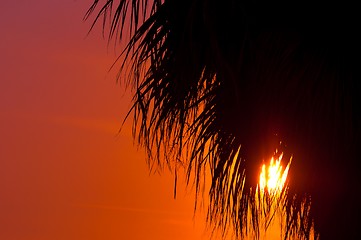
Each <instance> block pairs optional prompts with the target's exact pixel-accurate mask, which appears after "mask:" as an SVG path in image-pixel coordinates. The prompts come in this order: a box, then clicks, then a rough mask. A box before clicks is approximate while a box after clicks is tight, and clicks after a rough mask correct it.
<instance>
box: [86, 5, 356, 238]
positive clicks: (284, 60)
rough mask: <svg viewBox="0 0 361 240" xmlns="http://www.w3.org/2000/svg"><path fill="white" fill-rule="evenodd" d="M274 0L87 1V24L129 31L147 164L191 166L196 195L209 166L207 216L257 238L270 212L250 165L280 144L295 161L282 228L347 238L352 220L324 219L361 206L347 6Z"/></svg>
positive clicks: (113, 32)
mask: <svg viewBox="0 0 361 240" xmlns="http://www.w3.org/2000/svg"><path fill="white" fill-rule="evenodd" d="M98 7H99V9H98ZM282 7H283V8H280V6H276V5H269V6H259V5H257V4H256V3H255V2H252V1H250V2H243V1H236V0H229V1H224V2H220V1H213V0H183V1H176V0H165V1H161V0H152V1H147V0H142V1H140V0H119V1H117V2H116V1H113V0H108V1H101V3H100V1H97V0H96V1H94V3H93V5H92V6H91V7H90V9H89V11H88V12H87V14H86V18H88V17H89V16H90V15H91V14H92V13H93V12H94V11H96V12H98V14H97V15H96V17H95V21H94V24H95V22H97V21H101V20H102V21H103V22H102V23H103V29H107V28H108V29H109V38H116V39H119V40H121V39H122V38H123V34H124V33H125V32H128V33H129V36H130V39H129V41H128V44H127V45H126V48H125V49H124V52H123V54H124V56H125V60H124V62H123V64H122V65H121V67H122V68H125V67H126V66H127V64H130V65H131V71H130V73H131V75H129V78H128V80H127V81H129V82H130V83H131V84H132V86H133V87H134V91H135V94H134V105H133V107H132V108H131V110H130V113H133V114H134V115H133V116H134V125H133V126H134V128H133V129H134V136H135V137H136V138H137V140H138V142H139V143H140V144H141V145H142V146H144V147H145V149H146V150H147V152H148V157H149V160H150V164H151V165H152V164H154V163H155V164H156V165H157V166H160V167H163V166H167V167H169V168H171V169H173V170H175V171H176V169H177V167H178V166H180V165H182V166H184V167H185V168H186V169H187V177H188V179H190V178H191V176H192V175H193V174H194V177H195V185H196V191H197V193H198V192H199V191H200V187H201V184H202V179H203V178H204V174H205V173H204V171H205V170H206V169H207V166H209V168H210V171H211V177H212V184H211V188H210V192H209V195H210V208H209V220H210V221H211V222H212V223H214V225H215V226H218V227H219V228H221V229H222V230H223V231H224V232H226V231H227V228H228V227H229V225H230V224H231V225H233V226H234V228H235V230H236V236H239V237H243V236H245V235H247V234H248V233H249V232H252V231H253V232H254V233H255V236H256V237H259V228H260V225H259V217H260V216H261V215H262V214H267V204H266V205H265V207H264V208H260V206H259V204H257V200H256V198H257V184H258V176H259V168H260V166H261V164H262V160H265V159H267V158H268V157H270V156H272V154H274V151H275V150H276V149H278V151H280V152H283V153H284V155H285V156H286V157H287V158H290V157H291V156H293V159H294V160H293V163H292V167H291V170H290V176H289V183H288V184H289V187H288V188H286V189H285V190H284V192H283V193H282V197H281V198H280V200H279V201H280V204H281V207H282V208H283V209H284V210H285V212H286V222H285V238H288V237H297V238H299V239H309V238H310V235H311V228H312V227H313V225H314V227H315V229H316V235H317V234H318V233H320V234H321V236H322V237H323V236H325V239H329V237H330V236H331V237H335V236H340V235H342V234H345V233H343V231H344V230H347V231H348V232H349V234H348V236H353V234H356V232H355V231H356V230H355V229H353V227H354V226H355V224H354V223H350V224H349V225H347V224H345V223H343V222H340V221H339V220H337V219H333V218H335V217H340V218H346V217H347V216H349V215H347V214H351V213H349V212H348V213H344V212H342V211H352V210H350V209H351V207H348V206H349V205H352V206H353V207H354V210H355V211H354V212H355V213H360V207H359V206H355V204H356V203H357V201H358V200H360V193H358V192H359V190H360V188H359V187H357V192H352V191H353V188H354V187H355V185H354V184H352V183H353V181H357V180H359V176H360V175H358V173H359V172H358V171H357V170H355V169H352V165H354V164H355V163H356V162H357V159H359V157H358V156H357V150H358V147H359V145H360V143H359V140H360V118H359V114H360V110H359V107H358V100H359V90H360V87H359V84H358V83H357V81H356V80H355V77H354V71H355V69H356V63H355V62H354V61H353V59H354V57H356V56H359V55H357V54H358V53H357V51H356V49H355V48H354V46H356V45H357V41H356V34H355V33H354V29H350V30H349V29H346V28H344V26H342V27H340V26H339V23H340V22H342V23H348V21H349V22H352V21H354V19H353V18H352V17H353V16H355V15H353V14H354V13H353V14H350V15H349V18H342V19H340V18H334V17H333V16H334V15H333V14H334V13H335V12H334V11H335V9H336V10H337V11H338V13H339V12H342V11H343V10H344V9H342V8H339V6H336V7H335V6H329V7H330V9H328V11H324V6H323V7H322V8H318V7H317V6H313V8H308V7H307V6H305V7H302V6H297V8H296V7H295V6H291V5H289V6H282ZM284 8H286V9H287V11H285V10H283V9H284ZM326 9H327V8H326ZM346 10H348V9H346ZM319 15H321V16H322V19H326V20H322V19H321V21H319V20H318V16H319ZM278 17H281V18H282V19H281V20H278ZM341 20H342V21H341ZM125 27H128V29H126V28H125ZM127 76H128V75H127ZM340 158H343V159H342V161H341V160H340ZM334 176H336V177H334ZM350 194H351V195H352V196H351V197H348V195H350ZM265 201H266V202H270V199H266V200H265ZM325 201H329V204H326V203H325ZM311 203H312V204H311ZM341 203H342V204H343V205H342V208H341V210H337V209H334V207H335V206H338V204H341ZM344 204H346V205H344ZM268 205H269V204H268ZM330 211H333V212H332V213H329V212H330ZM249 213H250V215H249ZM249 216H250V217H249ZM350 216H355V214H352V215H350ZM336 223H337V224H338V225H337V226H336ZM333 227H334V229H330V228H333ZM329 231H331V233H329Z"/></svg>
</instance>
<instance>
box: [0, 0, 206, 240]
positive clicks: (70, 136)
mask: <svg viewBox="0 0 361 240" xmlns="http://www.w3.org/2000/svg"><path fill="white" fill-rule="evenodd" d="M91 3H92V0H86V1H76V0H53V1H49V0H37V1H28V0H17V1H14V0H2V1H0V29H1V38H0V53H1V56H0V73H1V80H0V239H4V240H5V239H6V240H25V239H26V240H35V239H36V240H45V239H46V240H48V239H52V240H58V239H59V240H82V239H84V240H95V239H99V240H100V239H101V240H113V239H114V240H115V239H116V240H120V239H125V240H128V239H129V240H170V239H172V240H181V239H182V240H184V239H187V240H193V239H194V240H196V239H197V240H202V239H209V232H208V233H205V232H204V226H205V222H204V215H200V214H198V215H196V217H195V219H193V207H194V206H193V204H194V199H193V196H192V194H191V190H188V193H186V191H185V190H184V189H185V186H184V183H183V182H182V181H178V182H179V185H178V197H177V199H176V200H174V199H173V183H174V181H173V178H172V177H171V176H170V175H169V174H163V175H162V176H159V175H150V174H149V170H148V168H147V165H146V162H145V156H144V154H143V152H142V151H137V149H136V147H135V146H134V145H133V141H132V138H131V134H130V128H129V124H130V122H128V125H126V126H125V128H124V129H123V131H122V132H121V133H120V134H119V135H118V134H117V133H118V130H119V127H120V125H121V123H122V120H123V117H124V116H125V114H126V112H127V110H128V108H129V106H130V97H129V94H127V93H125V92H124V91H123V90H122V89H121V87H120V86H119V85H118V84H117V83H116V80H115V75H116V71H112V72H110V73H109V72H108V70H109V68H110V66H111V65H112V63H113V61H114V60H115V58H116V57H117V53H115V52H114V49H113V48H112V46H111V47H109V48H107V42H106V40H104V39H102V38H101V31H100V28H96V29H95V30H94V31H93V32H92V33H91V34H90V35H89V36H87V32H88V30H89V28H90V25H91V22H90V21H88V22H83V20H82V18H83V16H84V14H85V12H86V10H87V8H88V7H89V6H90V5H91Z"/></svg>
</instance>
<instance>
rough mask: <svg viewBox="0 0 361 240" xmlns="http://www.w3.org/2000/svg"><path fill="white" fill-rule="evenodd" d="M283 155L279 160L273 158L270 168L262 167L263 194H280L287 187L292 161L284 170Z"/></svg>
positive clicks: (261, 182)
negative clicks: (266, 192)
mask: <svg viewBox="0 0 361 240" xmlns="http://www.w3.org/2000/svg"><path fill="white" fill-rule="evenodd" d="M282 157H283V154H282V153H281V154H280V155H279V157H278V158H277V159H275V157H272V158H271V160H270V163H269V165H268V166H266V164H263V165H262V169H261V174H260V180H259V187H260V190H261V192H265V191H268V193H270V194H275V193H280V192H281V191H282V189H283V187H284V185H285V182H286V179H287V175H288V170H289V167H290V164H291V160H290V161H289V163H288V164H287V166H286V168H285V169H284V170H283V167H282V165H281V161H282Z"/></svg>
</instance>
